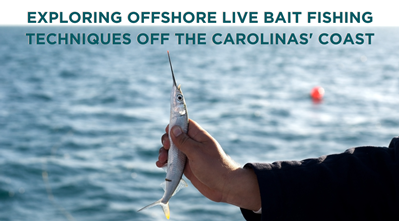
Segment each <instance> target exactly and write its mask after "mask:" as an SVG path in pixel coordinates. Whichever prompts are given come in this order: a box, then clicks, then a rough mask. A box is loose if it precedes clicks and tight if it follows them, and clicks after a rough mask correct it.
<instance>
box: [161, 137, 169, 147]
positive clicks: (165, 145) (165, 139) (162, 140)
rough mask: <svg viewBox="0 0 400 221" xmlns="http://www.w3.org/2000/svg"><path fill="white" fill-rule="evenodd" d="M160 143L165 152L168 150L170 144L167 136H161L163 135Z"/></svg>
mask: <svg viewBox="0 0 400 221" xmlns="http://www.w3.org/2000/svg"><path fill="white" fill-rule="evenodd" d="M161 143H162V145H163V147H164V148H165V149H166V150H168V149H169V147H170V142H169V137H168V134H163V135H162V136H161Z"/></svg>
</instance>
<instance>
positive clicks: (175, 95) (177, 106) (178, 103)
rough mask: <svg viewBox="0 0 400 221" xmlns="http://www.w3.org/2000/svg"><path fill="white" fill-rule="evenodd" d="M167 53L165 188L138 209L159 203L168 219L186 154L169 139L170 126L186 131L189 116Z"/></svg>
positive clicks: (178, 187)
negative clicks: (169, 75) (169, 80)
mask: <svg viewBox="0 0 400 221" xmlns="http://www.w3.org/2000/svg"><path fill="white" fill-rule="evenodd" d="M167 53H168V59H169V64H170V67H171V72H172V79H173V84H172V91H171V110H170V118H169V131H168V135H169V141H170V144H171V145H170V149H169V151H168V163H167V168H166V170H167V176H166V177H165V188H164V196H163V197H162V198H161V199H160V200H158V201H156V202H154V203H152V204H150V205H148V206H145V207H143V208H142V209H140V210H139V211H141V210H143V209H146V208H149V207H152V206H156V205H161V207H162V209H163V211H164V214H165V217H167V219H169V216H170V212H169V204H168V202H169V200H170V198H171V197H172V196H173V195H174V194H175V193H176V192H178V191H179V190H180V189H181V188H182V187H186V186H187V184H186V182H185V181H184V180H183V179H182V175H183V170H184V169H185V164H186V155H185V154H184V153H182V152H181V151H180V150H179V149H178V148H177V147H176V146H175V144H174V143H173V142H172V140H171V128H172V127H173V126H175V125H179V126H180V127H181V128H182V130H183V132H184V133H187V129H188V123H189V116H188V112H187V108H186V102H185V98H184V97H183V93H182V90H181V86H180V85H179V86H177V85H176V81H175V75H174V70H173V69H172V63H171V58H170V56H169V51H167Z"/></svg>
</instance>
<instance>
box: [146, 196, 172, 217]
mask: <svg viewBox="0 0 400 221" xmlns="http://www.w3.org/2000/svg"><path fill="white" fill-rule="evenodd" d="M157 205H160V206H161V207H162V209H163V211H164V215H165V217H167V219H169V215H170V213H169V203H162V202H161V199H160V200H157V201H155V202H154V203H152V204H150V205H147V206H145V207H143V208H141V209H140V210H138V212H140V211H142V210H144V209H147V208H150V207H153V206H157Z"/></svg>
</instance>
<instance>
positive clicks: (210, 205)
mask: <svg viewBox="0 0 400 221" xmlns="http://www.w3.org/2000/svg"><path fill="white" fill-rule="evenodd" d="M26 33H45V34H48V33H75V34H78V33H85V34H86V35H88V34H90V33H97V34H101V33H130V37H131V38H132V42H131V43H130V44H120V45H112V44H107V45H104V44H98V45H91V44H89V43H87V42H86V44H72V45H71V44H63V43H62V44H53V45H51V44H43V45H42V44H40V45H38V44H36V43H35V42H33V43H32V44H29V41H28V36H26ZM139 33H147V34H148V35H150V34H151V33H170V39H169V40H168V41H166V42H164V44H160V41H155V42H154V43H153V44H151V43H150V42H148V43H147V44H143V45H142V44H139V43H138V42H137V40H136V39H135V36H137V35H138V34H139ZM175 33H190V34H192V33H206V34H207V40H206V44H203V45H198V44H188V45H186V44H185V43H184V42H182V44H180V45H179V44H178V42H177V39H176V38H175V36H174V34H175ZM213 33H221V35H222V36H225V35H226V33H232V34H233V36H234V35H235V33H244V34H247V35H248V34H250V33H257V34H260V33H264V34H265V36H269V34H270V33H280V34H283V33H286V35H287V38H288V36H289V35H290V34H291V33H295V34H297V35H298V34H299V33H313V35H314V36H313V37H312V39H311V40H310V42H309V43H308V44H305V45H302V44H294V43H291V44H282V43H278V44H254V45H251V44H245V45H243V44H232V43H229V42H228V43H227V44H220V45H217V44H214V43H213V42H212V41H211V40H210V37H211V36H212V35H213ZM320 33H329V34H332V33H341V34H343V36H345V35H346V33H351V34H352V35H353V37H354V36H355V34H357V33H374V36H373V37H372V43H371V44H368V43H367V42H365V43H364V44H362V45H358V44H354V45H352V44H346V45H343V44H337V45H334V44H327V45H322V44H320V43H319V42H318V41H317V39H318V38H317V37H318V35H319V34H320ZM51 39H53V38H51ZM54 39H55V38H54ZM219 39H223V37H221V38H219ZM364 39H366V38H365V37H364ZM235 43H236V42H235ZM167 50H169V51H170V54H171V59H172V64H173V67H174V71H175V76H176V80H177V82H178V84H181V85H182V86H181V87H182V90H183V93H184V95H185V98H186V102H187V106H188V112H189V117H190V118H192V119H193V120H195V121H196V122H198V123H199V124H200V125H201V126H202V127H203V128H205V129H206V130H207V131H208V132H209V133H210V134H211V135H213V136H214V137H215V138H216V139H217V140H218V142H219V143H220V144H221V146H222V147H223V149H224V150H225V152H226V153H227V154H228V155H230V156H231V158H232V159H233V160H235V161H236V162H237V163H239V164H240V165H244V164H246V163H247V162H266V163H271V162H274V161H281V160H301V159H306V158H313V157H319V156H321V155H326V154H333V153H340V152H343V151H345V150H346V149H348V148H351V147H356V146H363V145H376V146H387V145H388V144H389V142H390V140H391V138H392V137H394V136H398V134H399V29H398V27H385V28H383V27H365V28H361V27H347V28H345V27H273V28H271V27H207V26H205V27H196V28H194V27H175V26H170V27H129V26H121V27H113V26H92V27H74V26H65V27H57V26H53V27H49V26H47V27H45V26H30V27H24V26H15V27H13V26H1V27H0V220H2V221H8V220H13V221H14V220H22V221H25V220H29V221H31V220H96V221H97V220H99V221H100V220H135V221H136V220H139V221H145V220H146V221H147V220H166V219H165V217H164V214H163V212H162V209H161V208H159V207H154V208H150V209H147V210H144V211H142V212H137V210H138V209H140V208H142V207H143V206H145V205H148V204H150V203H152V202H154V201H156V200H158V199H159V198H161V196H162V195H163V190H162V188H161V187H160V183H161V182H162V181H163V180H164V178H165V173H164V171H163V170H162V169H160V168H157V167H156V166H155V162H156V161H157V157H158V150H159V148H160V147H161V142H160V139H161V136H162V134H163V133H164V128H165V127H166V126H167V124H168V122H169V92H170V89H171V86H172V79H171V71H170V69H169V63H168V57H167ZM314 86H321V87H323V88H324V89H325V96H324V99H323V100H322V102H313V101H312V100H311V99H310V97H309V93H310V91H311V89H312V88H313V87H314ZM186 180H187V179H186ZM188 183H189V187H188V188H185V189H183V190H181V191H180V192H179V193H178V194H176V195H175V196H174V197H173V198H172V199H171V201H170V209H171V219H170V220H217V221H219V220H243V217H242V215H241V213H240V210H239V208H237V207H235V206H231V205H228V204H224V203H216V202H212V201H210V200H208V199H207V198H205V197H204V196H202V195H201V194H200V193H199V192H198V191H197V190H196V189H195V188H194V187H193V186H192V185H191V184H190V182H189V181H188Z"/></svg>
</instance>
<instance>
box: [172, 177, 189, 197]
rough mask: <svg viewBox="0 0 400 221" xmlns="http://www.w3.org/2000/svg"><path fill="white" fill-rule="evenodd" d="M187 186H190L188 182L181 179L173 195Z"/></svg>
mask: <svg viewBox="0 0 400 221" xmlns="http://www.w3.org/2000/svg"><path fill="white" fill-rule="evenodd" d="M185 187H188V184H187V183H186V181H185V180H184V179H181V181H179V184H178V186H177V187H176V189H175V191H174V193H173V194H172V196H173V195H175V194H176V193H177V192H179V190H181V189H182V188H185Z"/></svg>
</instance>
